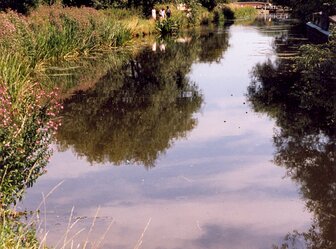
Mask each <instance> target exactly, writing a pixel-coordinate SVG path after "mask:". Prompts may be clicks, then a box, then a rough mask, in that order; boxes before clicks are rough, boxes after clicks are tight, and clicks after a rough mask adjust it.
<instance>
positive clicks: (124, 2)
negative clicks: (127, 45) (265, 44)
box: [0, 0, 228, 14]
mask: <svg viewBox="0 0 336 249" xmlns="http://www.w3.org/2000/svg"><path fill="white" fill-rule="evenodd" d="M226 2H228V0H185V1H182V0H175V1H172V0H21V1H17V0H0V11H5V10H14V11H17V12H19V13H23V14H27V13H29V11H31V10H32V9H34V8H37V7H38V6H39V5H42V4H45V5H53V4H57V3H58V4H62V5H63V6H68V7H72V6H74V7H80V6H86V7H93V8H97V9H102V8H110V7H117V8H142V9H143V10H148V9H150V8H152V7H153V6H154V5H155V4H160V3H166V4H178V3H185V4H189V5H192V4H201V5H202V6H203V7H206V8H207V9H209V10H212V9H213V8H215V7H216V5H217V4H219V3H226Z"/></svg>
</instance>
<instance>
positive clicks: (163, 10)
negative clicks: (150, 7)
mask: <svg viewBox="0 0 336 249" xmlns="http://www.w3.org/2000/svg"><path fill="white" fill-rule="evenodd" d="M159 16H160V19H165V17H166V13H165V9H164V8H162V9H161V10H160V11H159Z"/></svg>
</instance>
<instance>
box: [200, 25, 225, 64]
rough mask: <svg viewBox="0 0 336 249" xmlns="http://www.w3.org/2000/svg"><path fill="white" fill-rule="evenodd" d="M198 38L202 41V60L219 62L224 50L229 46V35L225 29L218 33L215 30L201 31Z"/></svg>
mask: <svg viewBox="0 0 336 249" xmlns="http://www.w3.org/2000/svg"><path fill="white" fill-rule="evenodd" d="M198 39H199V41H200V43H201V44H200V47H201V51H200V53H199V60H200V62H204V63H211V62H219V61H220V60H221V59H222V56H223V51H225V50H227V49H228V47H229V36H228V33H227V32H225V31H224V30H223V31H219V32H218V33H216V34H215V33H214V32H205V33H201V35H200V37H199V38H198Z"/></svg>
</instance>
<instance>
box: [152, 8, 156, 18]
mask: <svg viewBox="0 0 336 249" xmlns="http://www.w3.org/2000/svg"><path fill="white" fill-rule="evenodd" d="M152 18H153V19H154V20H156V9H155V8H153V9H152Z"/></svg>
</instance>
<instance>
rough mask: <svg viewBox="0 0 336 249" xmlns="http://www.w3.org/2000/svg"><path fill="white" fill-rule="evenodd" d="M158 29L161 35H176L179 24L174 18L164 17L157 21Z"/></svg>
mask: <svg viewBox="0 0 336 249" xmlns="http://www.w3.org/2000/svg"><path fill="white" fill-rule="evenodd" d="M156 29H157V31H158V32H159V33H160V34H161V35H176V34H177V32H178V30H179V25H178V23H177V22H176V21H175V20H173V19H163V20H160V21H158V22H157V23H156Z"/></svg>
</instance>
